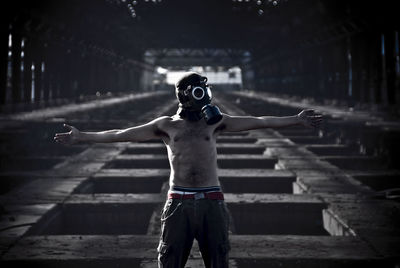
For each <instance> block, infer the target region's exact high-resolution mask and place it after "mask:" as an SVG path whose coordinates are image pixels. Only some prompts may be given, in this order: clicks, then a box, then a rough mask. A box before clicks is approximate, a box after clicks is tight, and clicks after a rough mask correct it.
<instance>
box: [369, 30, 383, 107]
mask: <svg viewBox="0 0 400 268" xmlns="http://www.w3.org/2000/svg"><path fill="white" fill-rule="evenodd" d="M367 38H368V88H369V90H368V91H369V92H368V93H369V94H368V95H369V100H370V102H371V103H372V104H375V103H378V102H379V101H380V94H379V92H380V91H379V85H380V73H379V63H380V60H379V59H380V35H379V34H377V33H371V34H369V35H368V37H367Z"/></svg>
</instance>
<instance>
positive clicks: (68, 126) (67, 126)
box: [64, 124, 74, 130]
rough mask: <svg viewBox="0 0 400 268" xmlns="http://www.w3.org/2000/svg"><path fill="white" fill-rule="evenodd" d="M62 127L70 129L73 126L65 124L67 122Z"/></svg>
mask: <svg viewBox="0 0 400 268" xmlns="http://www.w3.org/2000/svg"><path fill="white" fill-rule="evenodd" d="M64 127H66V128H68V129H69V130H72V129H73V128H74V127H73V126H70V125H67V124H64Z"/></svg>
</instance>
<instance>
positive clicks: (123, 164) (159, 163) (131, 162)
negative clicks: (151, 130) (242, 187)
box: [104, 155, 277, 169]
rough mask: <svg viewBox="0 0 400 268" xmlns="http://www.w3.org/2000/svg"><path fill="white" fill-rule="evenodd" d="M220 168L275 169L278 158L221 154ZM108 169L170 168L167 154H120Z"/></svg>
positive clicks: (106, 166) (219, 158)
mask: <svg viewBox="0 0 400 268" xmlns="http://www.w3.org/2000/svg"><path fill="white" fill-rule="evenodd" d="M217 161H218V167H219V168H224V169H227V168H231V169H242V168H263V169H273V168H274V166H275V164H276V163H277V159H275V158H269V157H265V156H261V155H219V156H218V160H217ZM104 168H106V169H124V168H129V169H143V168H153V169H168V168H170V166H169V162H168V159H167V157H166V156H160V155H120V156H118V157H117V158H116V159H114V160H112V161H110V162H108V163H107V164H105V166H104Z"/></svg>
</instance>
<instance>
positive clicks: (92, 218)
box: [28, 203, 156, 235]
mask: <svg viewBox="0 0 400 268" xmlns="http://www.w3.org/2000/svg"><path fill="white" fill-rule="evenodd" d="M155 207H156V204H154V203H140V204H137V203H136V204H135V203H129V204H122V203H121V204H118V203H112V204H110V203H109V204H102V203H97V204H77V203H76V204H63V205H58V206H56V207H55V208H54V209H52V210H51V211H49V212H48V213H47V214H46V215H45V216H43V218H42V219H41V220H40V221H39V222H38V223H37V224H35V225H34V226H33V227H32V228H31V229H30V230H29V231H28V235H75V234H77V235H127V234H146V231H147V227H148V224H149V220H150V217H151V215H152V213H153V210H154V209H155Z"/></svg>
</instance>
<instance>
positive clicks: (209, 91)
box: [207, 87, 212, 99]
mask: <svg viewBox="0 0 400 268" xmlns="http://www.w3.org/2000/svg"><path fill="white" fill-rule="evenodd" d="M207 94H208V96H209V97H210V99H211V98H212V93H211V89H210V88H209V87H207Z"/></svg>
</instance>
